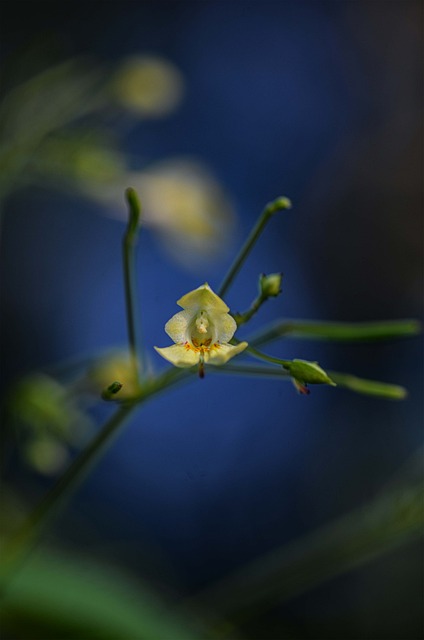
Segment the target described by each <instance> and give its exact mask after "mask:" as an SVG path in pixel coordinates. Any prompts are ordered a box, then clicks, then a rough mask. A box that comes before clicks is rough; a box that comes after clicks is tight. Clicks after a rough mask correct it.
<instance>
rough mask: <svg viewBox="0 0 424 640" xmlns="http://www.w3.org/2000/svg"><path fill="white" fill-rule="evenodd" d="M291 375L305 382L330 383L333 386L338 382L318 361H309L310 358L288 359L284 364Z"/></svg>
mask: <svg viewBox="0 0 424 640" xmlns="http://www.w3.org/2000/svg"><path fill="white" fill-rule="evenodd" d="M283 367H284V369H286V370H287V371H288V372H289V373H290V375H291V376H292V377H293V378H294V379H295V380H296V381H298V382H300V383H303V384H330V385H331V386H332V387H335V386H336V383H335V382H334V381H333V380H332V379H331V378H330V377H329V375H328V374H327V373H326V372H325V371H324V369H321V367H320V366H319V364H318V362H308V360H287V361H285V363H284V365H283Z"/></svg>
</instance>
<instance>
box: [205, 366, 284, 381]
mask: <svg viewBox="0 0 424 640" xmlns="http://www.w3.org/2000/svg"><path fill="white" fill-rule="evenodd" d="M209 371H210V372H211V373H217V374H221V373H224V374H225V373H226V374H231V375H234V374H236V375H238V376H257V377H261V378H262V377H271V378H283V379H284V380H288V381H290V380H291V376H290V374H289V372H288V371H285V369H282V368H281V367H278V368H277V367H266V366H262V367H261V366H260V365H254V364H253V365H249V364H228V363H227V364H225V365H223V366H222V367H210V368H209Z"/></svg>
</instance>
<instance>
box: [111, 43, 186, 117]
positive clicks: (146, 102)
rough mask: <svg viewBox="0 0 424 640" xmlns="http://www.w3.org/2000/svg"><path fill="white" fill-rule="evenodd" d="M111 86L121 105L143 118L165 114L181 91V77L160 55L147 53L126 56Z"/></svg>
mask: <svg viewBox="0 0 424 640" xmlns="http://www.w3.org/2000/svg"><path fill="white" fill-rule="evenodd" d="M110 87H111V91H112V92H113V95H114V97H115V99H116V100H117V101H118V102H119V103H120V105H121V106H123V107H125V108H126V109H128V110H130V111H133V112H134V113H136V114H137V115H138V116H141V117H146V118H155V117H162V116H166V115H168V114H169V113H171V112H172V111H173V110H174V109H175V108H176V107H177V106H178V105H179V103H180V102H181V99H182V97H183V93H184V81H183V77H182V75H181V73H180V71H179V70H178V69H177V67H176V66H175V65H173V64H172V63H171V62H169V61H167V60H164V59H163V58H159V57H156V56H146V55H138V56H131V57H129V58H126V59H125V60H124V61H123V62H122V63H121V64H120V66H119V68H118V70H117V71H116V73H115V75H114V76H113V77H112V80H111V84H110Z"/></svg>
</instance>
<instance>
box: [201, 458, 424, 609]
mask: <svg viewBox="0 0 424 640" xmlns="http://www.w3.org/2000/svg"><path fill="white" fill-rule="evenodd" d="M420 462H421V464H420V477H419V479H418V480H417V478H416V477H414V479H413V481H411V482H408V483H407V484H405V485H404V486H399V485H398V486H396V488H394V489H393V488H391V490H388V491H386V492H385V493H383V494H382V495H381V496H380V497H379V498H377V499H376V500H374V501H373V502H371V503H369V504H367V505H365V506H364V507H363V508H361V509H358V510H357V511H354V512H352V513H350V514H348V515H347V516H345V517H343V518H340V519H338V520H336V521H334V522H332V523H330V524H329V525H327V526H326V527H324V528H322V529H320V530H318V531H314V532H311V533H310V534H308V535H306V536H304V537H303V538H301V539H298V540H295V541H294V542H292V543H290V544H288V545H286V546H284V547H281V548H280V549H277V550H275V551H274V552H271V553H270V554H267V555H266V556H263V557H260V558H258V559H257V560H255V561H253V562H252V563H250V564H249V565H246V566H244V567H243V568H242V569H241V570H239V571H237V572H236V573H234V574H232V575H230V576H228V577H227V578H225V579H224V580H222V581H220V582H219V583H217V584H216V585H214V586H212V587H210V588H209V589H207V590H205V591H204V592H203V594H199V596H197V597H196V598H195V599H194V602H193V601H192V602H191V604H202V605H203V606H205V607H209V608H210V609H211V610H214V611H215V612H216V613H217V612H219V614H220V615H227V616H229V617H231V618H232V619H233V620H234V619H235V618H236V619H237V618H238V616H241V617H242V618H243V619H246V618H252V617H253V616H255V615H257V614H259V613H261V612H263V611H266V610H268V609H271V608H272V607H273V606H275V605H276V604H278V603H280V602H282V601H284V600H287V599H290V598H292V597H294V596H297V595H300V594H301V593H304V592H305V591H308V590H310V589H312V588H314V587H316V586H317V585H320V584H321V583H323V582H325V581H327V580H329V579H331V578H334V577H336V576H338V575H340V574H342V573H345V572H347V571H351V570H352V569H355V568H356V567H358V566H360V565H363V564H365V563H368V562H370V561H372V560H373V559H375V558H377V557H379V556H381V555H383V554H386V553H389V552H390V551H392V550H393V549H395V548H396V547H399V546H401V545H404V544H407V543H408V542H410V541H412V540H414V539H416V538H419V537H421V536H422V534H423V527H424V500H423V498H424V488H423V484H422V469H421V466H422V459H421V461H420ZM404 482H405V480H404Z"/></svg>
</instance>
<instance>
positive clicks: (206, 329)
mask: <svg viewBox="0 0 424 640" xmlns="http://www.w3.org/2000/svg"><path fill="white" fill-rule="evenodd" d="M212 333H213V324H212V323H211V322H210V320H209V318H208V315H207V313H206V311H200V312H199V313H198V314H197V316H196V318H195V320H194V322H193V324H192V330H191V335H190V337H191V342H192V344H193V345H194V346H195V347H197V348H198V347H209V345H210V344H211V342H212V337H213V335H212Z"/></svg>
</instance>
